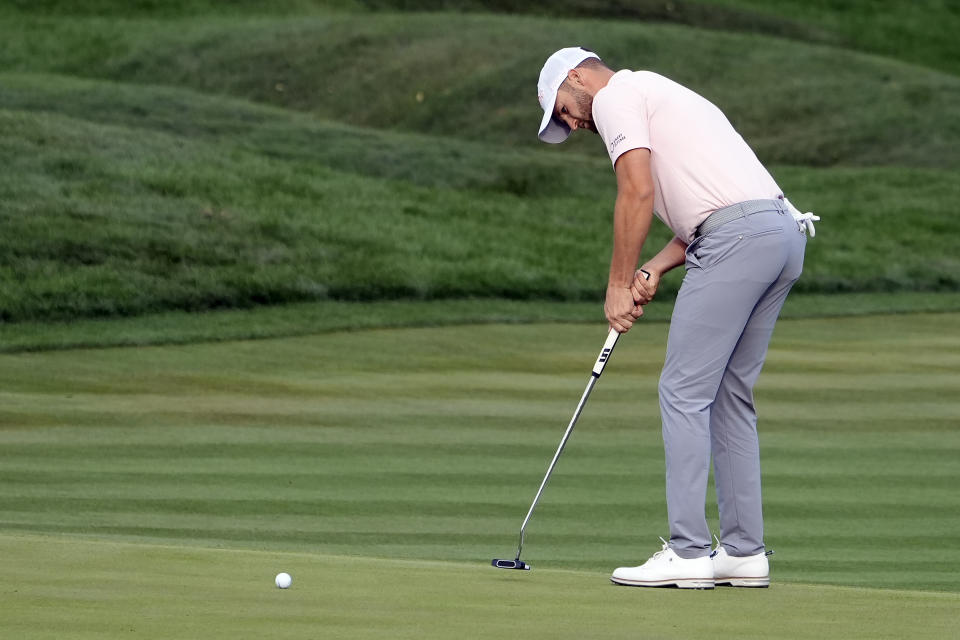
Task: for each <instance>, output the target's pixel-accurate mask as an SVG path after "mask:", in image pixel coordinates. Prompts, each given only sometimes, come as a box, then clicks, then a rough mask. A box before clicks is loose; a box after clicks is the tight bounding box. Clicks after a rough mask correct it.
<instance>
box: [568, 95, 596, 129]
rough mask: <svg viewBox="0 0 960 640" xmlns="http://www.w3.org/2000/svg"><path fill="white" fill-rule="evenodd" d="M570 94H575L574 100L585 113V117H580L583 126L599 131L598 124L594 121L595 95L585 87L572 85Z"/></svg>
mask: <svg viewBox="0 0 960 640" xmlns="http://www.w3.org/2000/svg"><path fill="white" fill-rule="evenodd" d="M570 95H572V96H573V100H574V102H576V103H577V107H579V109H580V113H582V114H583V117H582V118H580V122H581V123H582V128H584V129H586V130H588V131H593V132H594V133H597V125H595V124H594V122H593V96H591V95H590V94H589V93H587V92H586V91H584V90H583V89H577V88H576V87H570Z"/></svg>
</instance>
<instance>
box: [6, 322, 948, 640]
mask: <svg viewBox="0 0 960 640" xmlns="http://www.w3.org/2000/svg"><path fill="white" fill-rule="evenodd" d="M958 322H960V315H958V314H946V313H945V314H908V315H896V316H875V317H857V318H832V319H820V320H816V319H809V320H791V321H781V323H780V324H779V325H778V328H777V332H776V334H775V336H774V341H773V346H772V348H771V351H770V356H769V358H768V361H767V367H766V369H765V371H764V373H763V375H762V376H761V378H760V382H759V384H758V388H757V400H758V405H759V411H760V433H761V451H762V459H763V469H764V505H765V514H766V525H767V531H766V541H767V544H768V546H770V547H771V548H773V549H775V550H776V552H777V553H776V555H775V556H774V558H773V563H772V576H773V581H774V586H773V587H772V588H771V589H770V590H768V591H763V590H760V591H746V590H722V591H720V590H718V591H715V592H713V593H687V592H673V591H645V590H635V589H628V588H616V587H612V586H609V585H608V584H607V578H608V576H609V572H610V570H612V569H613V568H614V567H616V566H618V565H622V564H628V563H639V562H641V561H642V560H643V559H644V558H646V557H647V556H648V555H649V554H650V553H652V552H653V551H655V550H656V549H657V548H659V543H658V542H657V536H659V535H664V534H665V529H666V510H665V505H664V499H663V454H662V444H661V441H660V429H659V420H658V415H657V413H658V410H657V399H656V384H657V376H658V372H659V368H660V366H661V363H662V358H663V349H664V343H665V338H666V329H667V326H666V325H664V324H656V323H647V324H641V325H640V326H638V327H637V328H636V329H635V330H634V331H632V332H631V333H629V334H628V335H627V336H626V337H625V338H623V339H622V340H621V342H620V344H619V345H618V347H617V351H616V353H615V354H614V355H613V358H612V360H611V362H610V364H609V366H608V367H607V369H606V370H605V372H604V376H603V378H602V379H601V381H600V383H599V384H598V386H597V388H596V390H595V392H594V394H593V396H592V397H591V399H590V403H589V404H588V405H587V408H586V410H585V412H584V415H583V417H582V418H581V421H580V423H579V424H578V426H577V430H576V432H575V433H574V434H573V437H572V439H571V441H570V444H569V446H568V448H567V450H566V451H565V452H564V456H563V458H562V459H561V460H560V463H559V465H558V467H557V470H556V472H555V474H554V477H553V479H552V480H551V483H550V486H549V487H548V488H547V491H546V492H545V494H544V497H543V500H542V501H541V504H540V507H539V508H538V510H537V513H536V515H535V517H534V518H533V520H532V521H531V524H530V527H529V529H528V536H527V545H526V548H525V550H524V559H525V560H526V561H527V562H530V563H531V564H532V565H533V566H534V571H532V572H530V573H521V572H505V571H497V570H495V569H493V568H492V567H489V562H490V559H491V558H492V557H494V556H498V557H504V556H509V555H510V554H512V553H513V552H514V550H515V545H516V535H517V531H518V529H519V525H520V522H521V521H522V519H523V515H524V514H525V513H526V509H527V507H528V506H529V504H530V500H531V499H532V497H533V494H534V492H535V490H536V487H537V485H538V484H539V481H540V479H541V478H542V477H543V472H544V470H545V469H546V466H547V463H548V461H549V459H550V456H551V455H552V454H553V451H554V449H555V448H556V445H557V442H558V441H559V438H560V436H561V434H562V433H563V429H564V427H565V426H566V424H567V421H568V420H569V418H570V414H571V412H572V410H573V408H574V406H575V405H576V401H577V399H578V398H579V396H580V393H581V392H582V391H583V387H584V385H585V384H586V382H587V379H588V377H589V370H590V366H591V365H592V364H593V361H594V358H595V357H596V355H597V352H598V350H599V348H600V346H601V345H602V343H603V340H604V337H605V333H606V332H605V330H604V328H603V327H602V326H595V325H589V326H588V325H524V326H517V325H485V326H459V327H446V328H433V329H401V330H376V331H362V332H354V333H334V334H325V335H318V336H307V337H299V338H286V339H276V340H263V341H247V342H234V343H217V344H195V345H180V346H165V347H149V348H113V349H88V350H74V351H51V352H43V353H22V354H3V355H0V390H2V391H0V557H3V558H4V571H3V572H0V589H2V590H3V594H4V596H5V597H6V599H7V600H8V601H9V603H10V604H9V606H4V607H3V608H2V610H0V637H31V638H45V637H49V638H53V637H58V638H59V637H65V636H67V635H69V636H70V637H79V638H82V637H121V636H126V635H132V634H131V632H130V630H131V629H132V630H134V631H136V632H137V633H138V635H139V636H140V637H157V638H172V637H184V638H186V637H204V638H214V637H250V636H253V635H255V634H262V635H263V636H265V637H271V636H275V637H290V638H296V637H318V636H321V635H322V636H324V637H338V636H339V637H350V638H356V637H360V638H362V637H366V636H367V635H369V636H373V635H378V636H384V635H387V636H390V637H451V636H455V635H457V634H459V635H461V636H464V637H477V636H483V637H507V636H518V637H519V636H524V637H527V636H529V637H599V636H601V635H602V636H606V637H670V638H683V637H696V636H705V637H706V636H718V635H726V634H731V635H736V636H737V637H761V636H762V637H771V636H778V635H779V636H783V635H790V636H809V637H819V638H823V637H826V638H829V637H855V636H860V637H922V636H923V635H926V636H928V637H951V635H952V634H953V632H954V631H955V629H952V628H949V627H948V626H947V625H948V624H949V623H950V622H951V621H952V622H955V621H956V620H957V618H958V615H960V601H958V599H957V598H958V594H960V577H958V576H960V542H958V539H957V537H956V535H955V532H956V531H957V530H958V529H960V494H958V492H957V491H956V487H957V486H958V484H960V466H958V464H957V460H958V459H960V429H958V428H957V425H958V424H960V420H958V417H960V373H958V371H960V335H958V334H957V332H956V329H955V327H956V326H958ZM715 513H716V507H715V504H714V503H713V502H712V500H711V501H710V502H709V504H708V514H709V516H710V517H709V521H710V523H711V524H712V525H713V527H714V528H716V517H715ZM376 558H383V559H388V560H381V559H376ZM279 571H289V572H290V573H291V574H292V575H293V576H294V587H293V589H291V590H290V591H289V592H280V591H278V590H276V589H275V588H274V587H273V586H272V585H273V582H272V581H273V576H274V575H275V574H276V573H278V572H279ZM830 585H833V586H830ZM840 587H848V588H840ZM878 587H882V589H881V590H877V589H876V588H878ZM691 603H696V604H695V606H694V607H691ZM134 637H137V636H136V635H135V636H134Z"/></svg>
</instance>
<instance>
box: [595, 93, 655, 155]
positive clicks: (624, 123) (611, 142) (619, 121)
mask: <svg viewBox="0 0 960 640" xmlns="http://www.w3.org/2000/svg"><path fill="white" fill-rule="evenodd" d="M593 122H594V124H595V125H596V127H597V132H598V133H599V134H600V137H601V138H603V142H604V144H605V145H606V146H607V153H608V154H609V155H610V162H611V163H613V164H616V163H617V158H619V157H620V156H622V155H623V154H624V153H626V152H627V151H631V150H633V149H651V150H652V148H651V147H650V122H649V117H648V115H647V105H646V101H645V100H643V97H642V96H639V95H637V94H636V92H633V91H630V90H629V89H627V88H625V87H623V86H619V85H615V86H610V85H608V86H606V87H604V88H603V89H601V90H600V91H598V92H597V95H596V96H595V97H594V99H593Z"/></svg>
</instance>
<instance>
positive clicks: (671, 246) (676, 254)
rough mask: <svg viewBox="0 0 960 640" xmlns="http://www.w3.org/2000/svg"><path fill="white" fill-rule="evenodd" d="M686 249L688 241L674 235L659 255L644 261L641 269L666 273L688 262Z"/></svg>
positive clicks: (659, 273)
mask: <svg viewBox="0 0 960 640" xmlns="http://www.w3.org/2000/svg"><path fill="white" fill-rule="evenodd" d="M686 251H687V243H685V242H684V241H683V240H681V239H680V238H677V237H674V238H673V240H671V241H670V242H668V243H667V244H666V246H664V247H663V249H661V250H660V252H659V253H657V255H655V256H653V257H652V258H650V259H649V260H647V261H646V262H645V263H643V266H642V267H641V269H643V270H644V271H650V272H653V273H656V274H658V275H661V274H664V273H666V272H667V271H670V270H671V269H673V268H675V267H679V266H680V265H682V264H683V263H684V262H686V259H687V255H686Z"/></svg>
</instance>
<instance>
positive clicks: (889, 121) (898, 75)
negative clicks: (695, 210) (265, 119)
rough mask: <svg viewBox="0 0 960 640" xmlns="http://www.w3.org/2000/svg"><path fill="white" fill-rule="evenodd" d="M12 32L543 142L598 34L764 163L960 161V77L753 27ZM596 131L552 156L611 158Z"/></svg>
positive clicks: (57, 53) (139, 26) (354, 17)
mask: <svg viewBox="0 0 960 640" xmlns="http://www.w3.org/2000/svg"><path fill="white" fill-rule="evenodd" d="M7 31H8V33H9V37H8V40H7V42H6V43H5V45H4V48H3V49H0V63H2V64H3V67H4V68H5V69H7V70H11V71H12V70H16V71H24V72H48V73H59V74H65V75H74V76H82V77H87V78H102V79H109V80H112V81H115V82H123V83H132V84H137V85H168V86H180V87H190V88H193V89H195V90H198V91H201V92H204V93H214V94H228V95H233V96H236V97H240V98H245V99H249V100H253V101H256V102H261V103H267V104H273V105H276V106H281V107H285V108H291V109H296V110H300V111H307V112H310V113H313V114H316V115H318V116H320V117H323V118H325V119H331V120H337V121H340V122H346V123H350V124H354V125H358V126H364V127H373V128H377V129H393V130H403V131H416V132H420V133H426V134H431V135H445V136H454V137H457V138H461V139H470V140H478V141H484V142H487V143H495V144H496V145H498V146H501V147H515V146H520V147H525V148H538V146H539V147H542V148H540V151H541V152H546V151H547V149H546V148H545V146H544V145H542V143H539V142H538V141H537V139H536V136H535V135H534V126H533V124H531V123H538V122H539V116H538V115H537V112H538V110H539V107H538V105H537V103H536V101H535V100H533V95H534V94H533V87H534V85H535V82H536V75H537V73H538V71H539V69H540V66H541V65H542V64H543V60H544V59H545V57H546V55H547V54H548V53H549V52H552V51H554V50H555V49H557V48H558V47H560V46H565V45H569V44H570V43H571V42H579V43H583V44H585V45H588V46H589V45H591V43H595V44H592V46H593V47H594V48H596V49H597V50H598V52H599V53H600V54H601V55H602V56H603V57H604V58H605V59H607V60H608V61H609V62H610V64H611V65H613V66H614V67H615V68H623V67H630V68H648V69H654V70H657V71H659V72H661V73H664V74H666V75H668V76H670V77H672V78H674V79H676V80H678V81H680V82H682V83H684V84H687V85H688V86H690V87H692V88H694V89H695V90H697V91H698V92H700V93H702V94H703V95H705V96H707V97H708V98H710V99H712V100H714V101H715V102H717V104H718V105H720V106H721V107H722V108H723V109H724V111H725V112H726V113H727V114H728V115H729V117H730V118H731V120H732V121H733V122H734V124H735V125H736V126H737V127H738V129H739V130H740V131H741V133H743V134H744V136H745V137H746V138H747V140H749V141H750V143H751V144H752V145H753V146H754V148H755V149H756V150H757V152H758V155H759V156H760V157H761V158H762V159H763V160H764V161H766V162H770V163H789V164H800V165H812V166H831V165H836V164H856V165H877V164H881V165H887V166H889V165H910V166H925V167H941V168H954V169H955V168H956V167H957V166H960V162H958V156H957V154H958V151H957V148H958V144H957V141H958V139H960V117H958V115H957V110H956V109H955V105H956V104H957V102H958V100H960V78H957V77H955V76H952V75H948V74H945V73H941V72H936V71H933V70H929V69H923V68H920V67H916V66H912V65H907V64H903V63H901V62H898V61H894V60H886V59H881V58H878V57H874V56H867V55H863V54H860V53H857V52H853V51H850V50H846V49H843V48H836V47H826V46H822V45H810V44H806V43H803V42H796V41H789V40H782V39H777V38H773V37H767V36H763V35H757V34H741V33H727V32H718V31H708V30H701V29H693V28H689V27H679V26H674V25H658V24H645V23H637V22H623V21H602V20H591V21H583V20H559V19H548V18H539V17H526V16H524V17H510V16H500V15H460V14H428V15H424V14H392V13H384V14H379V13H378V14H374V15H367V14H320V15H316V16H297V17H264V16H241V17H226V16H208V17H204V18H196V17H191V18H185V19H182V20H170V19H166V20H160V19H151V18H131V19H118V18H112V19H103V18H75V19H70V20H65V19H51V18H19V19H16V18H15V19H12V20H11V22H10V26H9V27H8V28H7ZM517 42H524V46H523V47H517V46H516V43H517ZM680 53H682V55H679V54H680ZM431 60H434V61H436V60H443V64H442V65H441V64H433V65H429V62H426V64H427V65H429V66H430V69H429V72H425V69H424V65H425V61H431ZM418 95H419V96H420V98H421V100H419V101H418V99H417V96H418ZM787 123H788V124H787ZM588 138H589V139H583V140H573V141H571V142H570V143H569V144H565V145H564V149H563V151H560V150H559V149H553V150H552V151H553V152H559V153H565V154H569V153H570V151H571V150H576V151H580V152H588V153H591V154H598V153H599V154H602V151H601V148H602V146H601V145H598V144H597V140H595V139H593V137H592V136H589V137H588Z"/></svg>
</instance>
